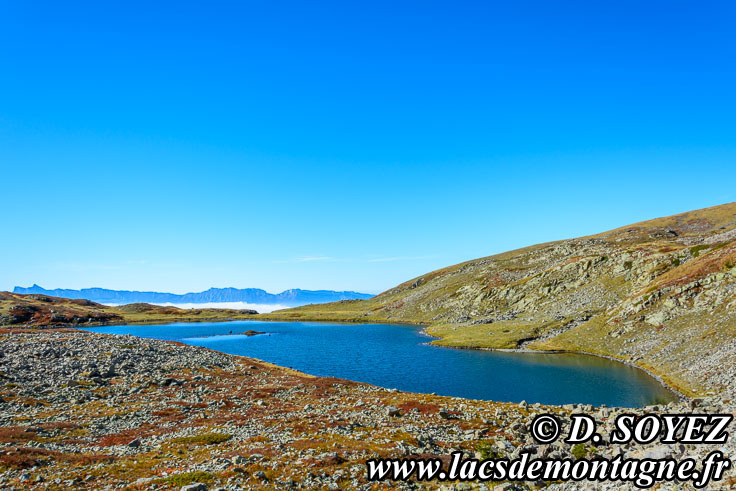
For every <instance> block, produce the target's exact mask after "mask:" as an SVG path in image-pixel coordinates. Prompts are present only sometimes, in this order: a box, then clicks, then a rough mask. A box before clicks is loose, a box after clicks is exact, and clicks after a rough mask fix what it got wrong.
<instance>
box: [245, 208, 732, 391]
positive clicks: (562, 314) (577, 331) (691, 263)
mask: <svg viewBox="0 0 736 491" xmlns="http://www.w3.org/2000/svg"><path fill="white" fill-rule="evenodd" d="M735 264H736V203H729V204H725V205H721V206H716V207H712V208H706V209H702V210H697V211H692V212H688V213H683V214H680V215H675V216H671V217H666V218H658V219H655V220H650V221H646V222H642V223H637V224H634V225H630V226H627V227H622V228H618V229H616V230H612V231H609V232H605V233H602V234H598V235H594V236H589V237H583V238H578V239H570V240H562V241H558V242H550V243H546V244H539V245H535V246H531V247H527V248H524V249H518V250H515V251H510V252H505V253H502V254H498V255H495V256H489V257H485V258H481V259H476V260H473V261H468V262H465V263H461V264H457V265H454V266H450V267H447V268H444V269H440V270H437V271H433V272H431V273H428V274H426V275H423V276H420V277H418V278H414V279H412V280H409V281H407V282H405V283H402V284H401V285H399V286H397V287H395V288H392V289H391V290H388V291H386V292H384V293H382V294H381V295H379V296H377V297H374V298H372V299H370V300H356V301H344V302H336V303H330V304H321V305H310V306H305V307H299V308H295V309H288V310H282V311H278V312H275V313H272V314H266V315H261V316H258V317H259V318H263V319H293V320H338V321H351V322H409V323H421V324H427V325H429V328H428V329H427V331H428V332H429V333H430V334H433V335H435V336H439V337H441V340H439V341H437V343H438V344H443V345H447V346H463V347H487V348H518V347H526V348H530V349H543V350H574V351H585V352H590V353H596V354H601V355H607V356H612V357H615V358H618V359H621V360H625V361H629V362H632V363H635V364H637V365H639V366H641V367H644V368H647V369H649V370H650V371H652V372H654V373H656V374H659V375H661V376H662V378H663V379H664V380H665V381H667V382H668V383H669V384H671V385H673V386H675V387H677V388H678V389H680V390H682V391H683V392H685V393H688V394H692V395H694V394H707V393H722V394H723V397H731V396H732V395H731V392H732V391H734V385H736V384H734V381H736V268H734V265H735ZM724 391H725V393H724Z"/></svg>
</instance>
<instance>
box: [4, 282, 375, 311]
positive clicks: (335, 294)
mask: <svg viewBox="0 0 736 491" xmlns="http://www.w3.org/2000/svg"><path fill="white" fill-rule="evenodd" d="M13 293H18V294H24V295H28V294H40V295H50V296H54V297H63V298H71V299H85V300H91V301H93V302H98V303H115V304H128V303H173V304H177V303H179V304H184V303H195V304H196V303H221V302H244V303H249V304H265V305H287V306H299V305H307V304H312V303H324V302H335V301H340V300H365V299H369V298H371V297H373V295H369V294H367V293H359V292H354V291H334V290H302V289H299V288H293V289H289V290H284V291H283V292H281V293H275V294H274V293H268V292H267V291H265V290H262V289H260V288H232V287H230V288H209V289H207V290H205V291H202V292H191V293H184V294H176V293H165V292H146V291H131V290H112V289H106V288H83V289H80V290H73V289H63V288H55V289H50V290H47V289H45V288H43V287H41V286H39V285H36V284H34V285H33V286H31V287H28V288H24V287H20V286H16V287H15V288H14V289H13Z"/></svg>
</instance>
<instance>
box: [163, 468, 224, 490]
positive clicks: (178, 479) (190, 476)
mask: <svg viewBox="0 0 736 491" xmlns="http://www.w3.org/2000/svg"><path fill="white" fill-rule="evenodd" d="M214 480H215V476H213V475H212V474H210V473H209V472H204V471H196V472H184V473H182V474H176V475H174V476H171V477H167V478H166V479H165V482H166V483H167V484H170V485H172V486H176V487H182V486H186V485H188V484H192V483H195V482H201V483H203V484H212V483H213V482H214Z"/></svg>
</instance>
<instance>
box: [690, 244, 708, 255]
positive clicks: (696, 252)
mask: <svg viewBox="0 0 736 491" xmlns="http://www.w3.org/2000/svg"><path fill="white" fill-rule="evenodd" d="M708 248H710V246H709V245H708V244H700V245H696V246H694V247H691V248H690V255H691V256H692V257H698V256H700V251H704V250H705V249H708Z"/></svg>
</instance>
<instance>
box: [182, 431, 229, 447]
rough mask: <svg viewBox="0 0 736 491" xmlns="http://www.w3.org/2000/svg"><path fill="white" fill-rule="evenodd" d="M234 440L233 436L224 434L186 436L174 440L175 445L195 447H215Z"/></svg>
mask: <svg viewBox="0 0 736 491" xmlns="http://www.w3.org/2000/svg"><path fill="white" fill-rule="evenodd" d="M231 438H232V435H226V434H224V433H205V434H204V435H195V436H186V437H182V438H176V439H174V440H172V442H174V443H189V444H194V445H215V444H218V443H222V442H226V441H228V440H229V439H231Z"/></svg>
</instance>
